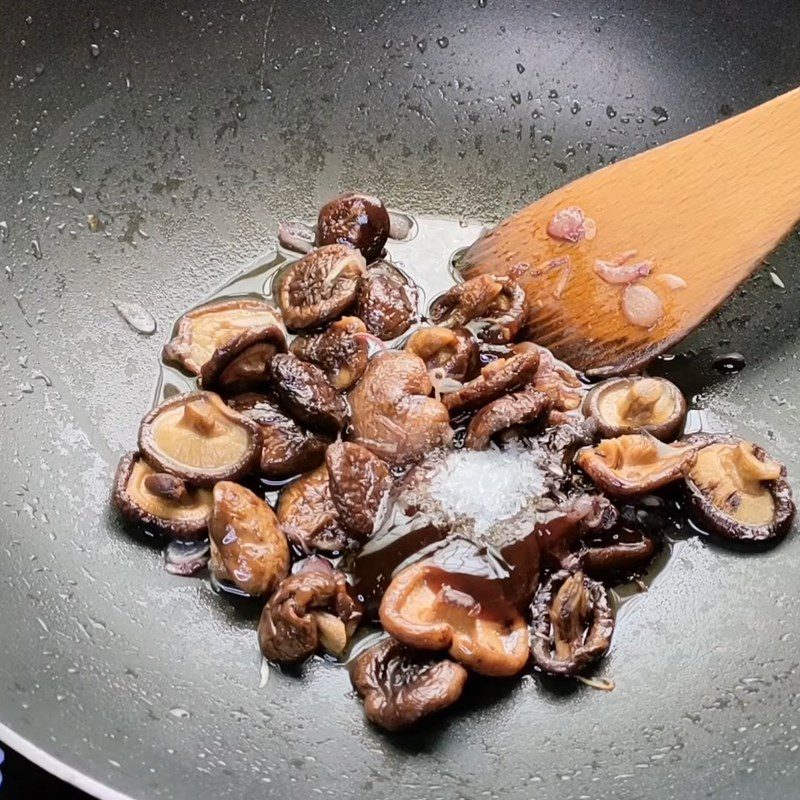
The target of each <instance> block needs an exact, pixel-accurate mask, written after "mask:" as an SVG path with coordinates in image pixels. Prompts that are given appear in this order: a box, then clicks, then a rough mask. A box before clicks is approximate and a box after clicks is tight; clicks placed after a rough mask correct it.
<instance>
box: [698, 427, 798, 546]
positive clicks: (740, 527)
mask: <svg viewBox="0 0 800 800" xmlns="http://www.w3.org/2000/svg"><path fill="white" fill-rule="evenodd" d="M688 442H689V444H690V445H694V446H695V447H699V448H700V449H699V451H698V453H697V461H696V462H695V464H694V466H693V467H692V468H691V470H690V471H689V474H688V475H687V476H686V485H687V489H688V493H689V501H690V502H689V511H690V514H691V516H692V517H693V518H694V519H695V521H696V522H697V523H698V524H699V525H700V526H701V527H703V528H705V529H706V530H708V531H711V532H712V533H716V534H718V535H719V536H722V537H724V538H726V539H733V540H735V541H740V542H765V541H771V540H775V539H779V538H781V537H782V536H785V535H786V533H787V532H788V531H789V528H790V527H791V523H792V519H793V518H794V512H795V506H794V502H793V500H792V490H791V489H790V487H789V484H788V483H787V482H786V468H785V467H784V466H782V465H781V464H779V463H778V462H777V461H775V460H774V459H773V458H772V457H771V456H770V455H769V454H768V453H767V452H766V451H765V450H764V449H763V448H762V447H759V446H758V445H755V444H752V443H751V442H746V441H742V440H741V439H736V438H735V437H732V436H709V435H698V436H692V437H689V439H688Z"/></svg>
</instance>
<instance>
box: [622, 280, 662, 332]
mask: <svg viewBox="0 0 800 800" xmlns="http://www.w3.org/2000/svg"><path fill="white" fill-rule="evenodd" d="M622 313H623V314H624V316H625V319H627V320H628V322H630V323H631V325H637V326H639V327H640V328H652V327H653V325H655V324H656V323H657V322H658V321H659V320H660V319H661V318H662V317H663V316H664V306H663V305H662V304H661V300H660V298H659V296H658V295H657V294H656V293H655V292H654V291H653V290H652V289H650V288H649V287H648V286H643V285H642V284H640V283H632V284H630V285H628V286H626V287H625V290H624V291H623V293H622Z"/></svg>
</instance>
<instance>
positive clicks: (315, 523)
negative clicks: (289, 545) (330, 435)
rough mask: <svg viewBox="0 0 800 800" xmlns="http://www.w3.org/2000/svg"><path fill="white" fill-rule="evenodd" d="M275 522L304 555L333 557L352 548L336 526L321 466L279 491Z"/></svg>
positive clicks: (337, 517)
mask: <svg viewBox="0 0 800 800" xmlns="http://www.w3.org/2000/svg"><path fill="white" fill-rule="evenodd" d="M278 522H280V524H281V528H283V532H284V533H285V534H286V536H287V537H289V540H290V541H291V542H293V543H294V544H296V545H297V546H298V547H300V548H301V549H302V550H304V551H305V552H307V553H309V552H312V551H314V550H322V551H323V552H326V553H335V552H339V551H341V550H345V549H347V548H348V547H350V545H351V541H352V540H351V537H350V536H349V535H348V534H347V533H346V532H345V530H344V529H343V527H342V526H341V525H340V524H339V512H338V511H337V509H336V506H335V505H334V503H333V498H332V497H331V487H330V481H329V478H328V468H327V467H326V466H325V465H324V464H323V465H322V466H321V467H317V469H315V470H314V471H313V472H308V473H306V474H305V475H303V476H302V477H300V478H298V479H297V480H296V481H293V482H292V483H290V484H289V485H288V486H287V487H286V488H284V489H283V490H282V491H281V494H280V497H279V498H278Z"/></svg>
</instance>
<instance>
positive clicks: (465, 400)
mask: <svg viewBox="0 0 800 800" xmlns="http://www.w3.org/2000/svg"><path fill="white" fill-rule="evenodd" d="M538 365H539V353H538V352H537V351H536V350H532V351H526V352H523V353H516V354H514V355H512V356H510V357H509V358H499V359H497V360H496V361H492V362H491V363H489V364H487V365H486V366H485V367H484V368H483V369H482V370H481V374H480V375H478V377H477V378H475V379H474V380H471V381H470V382H469V383H465V384H464V385H463V386H462V387H461V388H460V389H457V390H456V391H455V392H452V393H450V394H445V395H444V396H443V397H442V403H444V405H445V408H447V410H448V411H449V412H450V414H451V415H454V414H458V413H461V412H463V411H474V410H475V409H476V408H480V407H481V406H483V405H486V403H489V402H491V401H492V400H496V399H497V398H498V397H502V396H503V395H504V394H507V393H508V392H511V391H513V390H514V389H517V388H520V387H522V386H524V385H525V384H526V383H528V382H530V381H531V380H533V377H534V375H535V374H536V368H537V367H538Z"/></svg>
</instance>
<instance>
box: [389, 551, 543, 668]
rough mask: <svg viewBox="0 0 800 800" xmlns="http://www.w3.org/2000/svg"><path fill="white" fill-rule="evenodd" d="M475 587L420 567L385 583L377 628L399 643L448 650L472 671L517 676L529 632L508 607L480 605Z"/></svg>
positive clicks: (464, 579)
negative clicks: (382, 628)
mask: <svg viewBox="0 0 800 800" xmlns="http://www.w3.org/2000/svg"><path fill="white" fill-rule="evenodd" d="M478 583H479V582H470V581H469V580H468V577H467V576H464V575H453V574H450V573H448V572H445V571H444V570H442V569H439V568H438V567H436V566H434V565H432V564H431V563H429V562H426V561H421V562H418V563H417V564H414V565H413V566H411V567H406V568H405V569H404V570H402V571H401V572H399V573H398V574H397V575H396V576H395V577H394V579H393V580H392V582H391V583H390V584H389V587H388V588H387V590H386V593H385V594H384V595H383V600H382V601H381V606H380V619H381V623H382V624H383V627H384V629H385V630H386V631H387V632H388V633H390V634H391V635H392V636H394V637H395V639H398V640H399V641H401V642H403V644H406V645H409V646H411V647H418V648H420V649H422V650H448V652H449V653H450V655H451V656H452V657H453V658H454V659H455V660H456V661H459V662H461V663H462V664H464V665H465V666H467V667H469V668H470V669H472V670H474V671H475V672H479V673H481V674H483V675H494V676H507V675H516V674H517V673H518V672H519V671H520V670H522V669H523V667H524V666H525V664H526V663H527V661H528V650H529V647H530V638H529V635H528V627H527V625H526V623H525V620H524V618H523V617H522V615H521V614H520V613H519V612H518V611H517V610H516V608H515V607H514V606H513V605H511V604H510V603H504V602H502V601H500V600H498V599H496V598H493V599H492V600H491V601H484V599H483V598H482V597H480V596H479V592H478V591H477V590H476V584H478Z"/></svg>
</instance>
